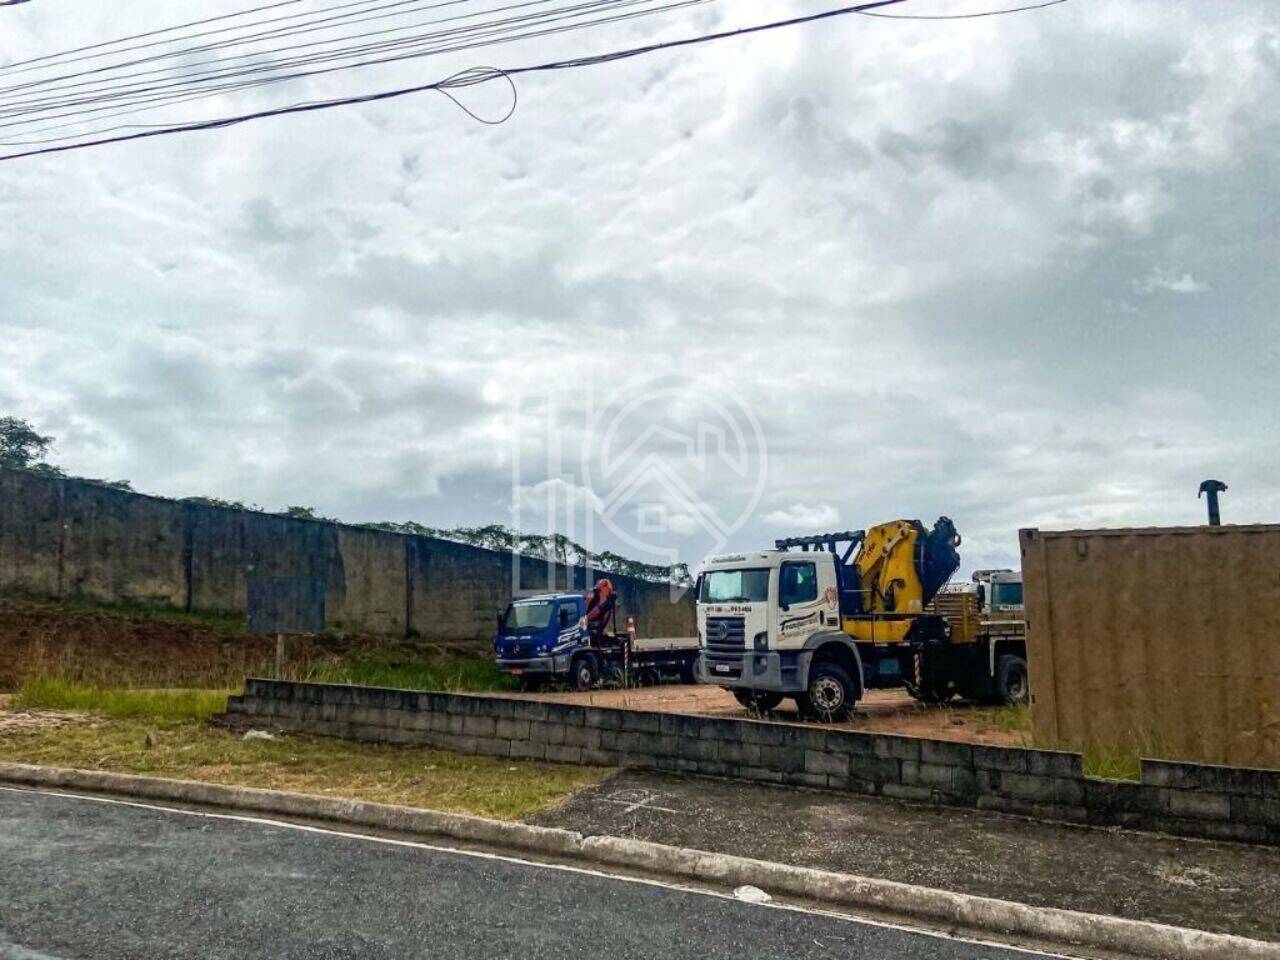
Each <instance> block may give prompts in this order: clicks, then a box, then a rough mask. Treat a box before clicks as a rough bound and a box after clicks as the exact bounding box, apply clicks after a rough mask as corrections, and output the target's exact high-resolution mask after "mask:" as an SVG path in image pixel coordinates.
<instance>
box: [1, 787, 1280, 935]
mask: <svg viewBox="0 0 1280 960" xmlns="http://www.w3.org/2000/svg"><path fill="white" fill-rule="evenodd" d="M0 782H6V783H11V784H22V785H25V786H36V787H51V788H57V789H63V790H83V791H89V792H94V793H109V794H117V795H124V796H128V797H134V798H142V799H147V800H164V801H169V802H179V803H191V804H199V805H202V806H210V807H221V808H225V809H229V810H234V811H239V812H248V813H262V814H274V815H283V816H293V817H303V818H306V819H312V820H326V821H332V822H334V823H338V824H348V825H355V826H362V827H373V828H377V829H382V830H394V831H397V832H401V833H409V834H418V835H423V836H428V837H441V838H448V839H452V840H462V841H466V842H470V843H478V844H484V845H487V846H494V847H500V848H504V849H508V850H519V851H525V852H530V853H537V854H542V855H546V856H553V857H563V858H568V859H574V860H580V861H585V862H588V863H592V864H608V865H613V866H622V867H629V868H638V869H641V870H648V871H652V872H655V873H659V874H663V875H667V876H675V877H682V878H687V879H696V880H700V881H704V882H705V881H715V882H719V883H723V884H725V885H726V886H739V885H742V884H750V885H751V886H755V887H760V888H761V889H763V890H766V891H768V892H770V893H773V894H782V895H787V896H794V897H801V898H804V899H806V900H814V901H820V902H823V903H827V904H832V905H835V906H843V907H852V908H862V909H871V910H873V911H877V912H882V913H889V914H893V915H895V916H898V917H903V918H908V919H917V920H920V921H923V922H925V923H927V924H929V925H934V926H936V925H942V926H945V927H947V928H949V929H957V930H969V931H974V932H976V933H982V934H988V935H992V934H994V935H998V936H1008V937H1015V938H1025V939H1029V940H1034V941H1037V942H1041V943H1047V944H1056V945H1059V946H1060V947H1061V948H1064V949H1075V950H1098V951H1103V952H1106V953H1110V954H1123V955H1127V956H1131V957H1135V958H1144V960H1146V958H1149V960H1280V943H1268V942H1264V941H1260V940H1249V939H1246V938H1244V937H1235V936H1229V935H1226V934H1217V933H1208V932H1205V931H1200V930H1188V929H1185V928H1182V927H1171V926H1166V925H1164V924H1157V923H1146V922H1143V921H1140V920H1125V919H1122V918H1119V917H1106V916H1100V915H1096V914H1089V913H1077V912H1075V911H1071V910H1058V909H1054V908H1048V907H1032V906H1027V905H1025V904H1020V903H1012V902H1009V901H1006V900H995V899H991V898H988V897H977V896H971V895H969V894H963V893H953V892H950V891H946V890H934V889H930V888H928V887H917V886H912V885H910V884H905V883H896V882H894V881H891V880H877V879H874V878H869V877H857V876H852V875H848V874H840V873H829V872H826V871H822V870H812V869H809V868H807V867H792V866H787V865H785V864H779V863H767V862H765V861H762V860H751V859H749V858H746V857H734V856H728V855H725V854H719V853H708V852H706V851H703V850H690V849H686V848H682V847H669V846H665V845H663V844H659V843H649V842H646V841H641V840H629V839H625V838H622V837H606V836H597V837H584V836H583V835H582V834H580V833H576V832H574V831H572V830H558V829H554V828H550V827H535V826H530V825H528V824H522V823H508V822H504V821H501V820H487V819H485V818H483V817H470V816H464V815H461V814H452V813H437V812H435V811H431V810H420V809H417V808H415V807H402V806H391V805H388V804H380V803H366V802H364V801H362V800H340V799H335V798H332V797H318V796H311V795H308V794H298V793H282V792H279V791H275V790H260V789H257V788H254V787H233V786H223V785H221V784H212V783H199V782H196V781H191V780H162V779H157V778H155V777H140V776H134V775H131V774H122V773H104V772H99V771H89V770H68V769H64V768H60V767H41V766H33V765H30V764H21V763H0Z"/></svg>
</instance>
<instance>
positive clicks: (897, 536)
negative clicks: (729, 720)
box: [696, 517, 1026, 721]
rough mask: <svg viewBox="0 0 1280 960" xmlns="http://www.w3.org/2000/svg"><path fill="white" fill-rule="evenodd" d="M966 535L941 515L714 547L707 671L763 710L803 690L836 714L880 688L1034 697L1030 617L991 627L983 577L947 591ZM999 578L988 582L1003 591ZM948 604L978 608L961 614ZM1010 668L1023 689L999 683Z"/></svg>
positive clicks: (705, 640) (929, 694) (708, 678)
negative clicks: (763, 543) (960, 617)
mask: <svg viewBox="0 0 1280 960" xmlns="http://www.w3.org/2000/svg"><path fill="white" fill-rule="evenodd" d="M959 544H960V537H959V534H957V533H956V530H955V526H954V525H953V524H952V523H951V521H950V520H949V519H947V518H946V517H941V518H939V520H938V522H937V523H936V524H935V525H934V527H933V528H932V529H929V528H927V527H925V526H924V525H923V524H922V523H920V522H919V521H918V520H895V521H892V522H890V523H885V524H881V525H879V526H877V527H872V528H871V529H869V530H866V531H862V530H859V531H850V532H845V533H831V534H821V535H818V536H813V537H797V538H791V539H786V540H779V541H778V542H777V544H776V549H774V550H762V551H758V552H751V553H739V554H731V555H726V556H717V557H711V558H709V559H708V560H707V561H706V562H705V563H704V564H703V566H702V568H701V570H700V573H699V576H698V581H697V586H696V590H697V623H698V641H699V644H700V645H701V649H702V655H701V657H700V658H699V661H698V678H699V680H701V681H702V682H705V683H714V684H718V685H720V686H723V687H726V688H728V689H729V690H730V691H732V693H733V695H734V696H735V697H736V698H737V700H738V702H739V703H741V704H743V705H744V706H746V707H749V708H752V709H756V710H771V709H773V708H774V707H776V706H777V705H778V704H779V703H781V702H782V700H783V699H784V698H785V697H792V698H794V699H795V701H796V705H797V706H798V707H799V708H800V711H801V713H802V714H804V715H806V716H808V717H811V718H813V719H819V720H828V721H830V720H841V719H844V718H845V717H847V716H848V714H849V712H850V711H851V710H852V708H853V706H854V704H855V703H856V702H857V701H858V700H859V699H860V698H861V697H862V695H863V691H865V690H867V689H870V688H874V687H906V689H907V690H908V691H909V692H910V693H911V694H912V695H913V696H915V697H917V698H919V699H922V700H930V701H942V700H946V699H948V698H949V697H951V696H953V695H955V694H957V693H962V694H965V695H966V696H974V697H976V698H981V699H986V698H991V699H1004V700H1017V699H1021V698H1024V697H1025V695H1026V659H1025V658H1026V650H1025V641H1024V638H1023V631H1022V628H1021V623H1020V622H1019V623H1018V624H1017V628H1016V630H1015V628H1014V626H1013V625H1012V624H1010V625H1009V629H1008V630H1007V631H1006V630H1005V629H1004V628H1003V627H1001V628H1000V629H992V628H990V626H989V619H990V618H985V619H984V618H983V617H982V616H980V615H978V614H977V613H976V610H977V607H976V604H975V601H976V599H977V592H978V591H977V589H976V588H975V590H974V591H973V592H974V596H972V597H963V596H959V595H957V596H955V597H951V598H948V599H947V600H946V602H943V598H940V597H939V593H940V592H941V591H942V589H943V586H944V585H945V584H946V583H947V581H948V580H949V579H950V577H951V575H952V574H954V573H955V571H956V569H957V568H958V567H959V565H960V557H959V554H958V552H957V549H956V548H957V547H958V546H959ZM1002 573H1003V572H1002ZM997 582H1000V583H1001V584H1002V587H1003V583H1004V582H1005V581H1002V580H1000V579H999V578H997V579H996V580H989V581H988V582H987V583H984V584H983V585H982V589H983V590H988V592H989V594H990V596H991V598H992V600H997V596H998V595H997V593H996V590H997V589H1002V587H1000V588H997V586H996V583H997ZM988 583H989V584H990V585H989V586H988ZM935 598H938V603H935V602H934V601H935ZM1018 599H1019V600H1020V599H1021V598H1020V597H1019V598H1018ZM948 605H949V606H950V607H956V608H958V609H960V610H961V611H962V612H963V611H964V610H968V611H970V612H971V613H973V614H974V615H972V616H970V617H969V619H968V620H967V621H965V622H964V623H959V622H953V618H952V617H951V616H950V612H949V606H948ZM1019 676H1020V677H1021V685H1020V686H1017V683H1016V680H1017V677H1019ZM1002 678H1003V679H1007V680H1010V681H1014V682H1015V687H1017V688H1016V689H1014V690H1012V691H1006V690H1001V689H1000V680H1001V679H1002ZM1010 693H1012V694H1013V696H1010V695H1009V694H1010Z"/></svg>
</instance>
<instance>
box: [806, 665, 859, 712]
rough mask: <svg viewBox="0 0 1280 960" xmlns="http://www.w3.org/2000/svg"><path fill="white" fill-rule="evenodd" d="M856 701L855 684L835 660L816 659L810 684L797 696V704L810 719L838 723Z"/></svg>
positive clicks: (810, 674)
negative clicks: (833, 661) (817, 660)
mask: <svg viewBox="0 0 1280 960" xmlns="http://www.w3.org/2000/svg"><path fill="white" fill-rule="evenodd" d="M857 701H858V686H857V684H855V683H854V682H853V679H852V678H851V677H850V676H849V674H848V672H846V671H845V669H844V667H842V666H840V664H838V663H832V662H830V661H819V662H818V663H815V664H814V665H813V666H812V667H811V668H810V670H809V686H808V687H806V688H805V692H804V693H800V694H797V695H796V706H797V707H799V708H800V713H801V714H802V715H803V716H805V717H807V718H809V719H810V720H818V721H820V722H822V723H839V722H840V721H841V720H847V719H849V714H850V713H851V712H852V711H853V705H854V704H855V703H857Z"/></svg>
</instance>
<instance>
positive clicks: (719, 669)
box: [716, 663, 733, 673]
mask: <svg viewBox="0 0 1280 960" xmlns="http://www.w3.org/2000/svg"><path fill="white" fill-rule="evenodd" d="M732 669H733V668H732V667H730V666H729V665H728V664H724V663H717V664H716V673H730V672H732Z"/></svg>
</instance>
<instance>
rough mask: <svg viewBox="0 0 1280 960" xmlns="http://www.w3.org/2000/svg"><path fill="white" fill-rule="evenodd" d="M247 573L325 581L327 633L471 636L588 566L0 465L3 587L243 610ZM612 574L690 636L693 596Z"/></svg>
mask: <svg viewBox="0 0 1280 960" xmlns="http://www.w3.org/2000/svg"><path fill="white" fill-rule="evenodd" d="M251 576H262V577H309V578H317V579H319V580H321V581H322V582H324V584H325V604H324V605H325V624H326V627H327V628H328V629H332V630H336V631H339V632H344V633H364V634H377V635H382V636H388V637H401V638H404V637H421V638H423V639H425V640H429V641H433V642H440V643H450V644H476V643H483V642H485V641H487V639H488V638H489V637H491V636H492V635H493V631H494V620H495V616H496V614H497V612H498V611H499V610H500V609H501V608H502V607H503V606H504V605H505V604H506V602H507V600H509V599H510V597H511V593H512V585H513V583H514V582H518V583H519V585H520V586H521V587H523V588H524V589H551V588H557V589H565V588H568V589H583V588H584V587H585V585H586V582H587V579H588V572H587V571H584V570H581V569H573V568H567V567H563V566H559V565H553V564H547V563H544V562H541V561H537V560H531V559H529V558H515V557H513V556H512V555H511V554H506V553H498V552H495V551H492V550H481V549H478V548H476V547H469V546H465V545H463V544H457V543H450V542H448V541H444V540H435V539H431V538H429V537H413V536H406V535H403V534H397V533H384V532H381V531H377V530H368V529H365V528H363V527H351V526H344V525H341V524H332V523H322V522H316V521H310V520H295V519H292V518H289V517H280V516H274V515H271V514H264V513H255V512H252V511H245V510H226V509H221V508H217V507H206V506H201V505H197V504H191V503H181V502H178V501H173V500H164V499H161V498H158V497H148V496H142V495H140V494H136V493H128V492H125V491H120V490H113V489H111V488H109V487H104V486H101V485H98V484H92V483H87V482H85V481H82V480H64V479H57V478H50V477H40V476H36V475H33V474H28V473H19V472H14V471H6V470H0V590H10V591H16V592H20V593H23V594H30V595H35V596H43V597H58V598H84V599H89V600H95V601H100V602H104V603H119V602H137V603H146V604H155V605H161V606H171V607H176V608H179V609H186V610H192V611H203V612H211V613H233V614H243V613H244V612H245V597H246V582H247V579H248V578H249V577H251ZM517 577H518V581H517V580H515V579H513V578H517ZM611 579H613V581H614V583H615V584H616V585H617V587H618V589H619V594H620V602H621V612H622V613H623V614H631V615H634V616H635V617H636V618H637V623H638V627H639V630H640V633H641V635H643V636H692V635H693V632H694V620H693V605H692V602H691V598H689V597H685V598H683V599H681V600H679V601H677V602H672V601H671V599H670V596H669V591H668V588H667V587H666V586H665V585H663V584H654V583H646V582H643V581H638V580H631V579H629V578H626V577H616V576H614V577H612V578H611Z"/></svg>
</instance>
